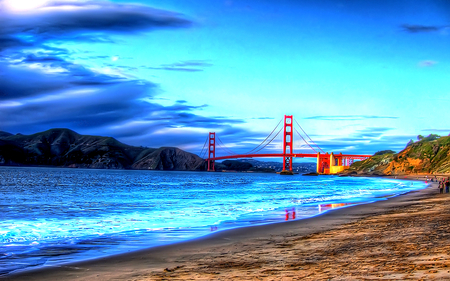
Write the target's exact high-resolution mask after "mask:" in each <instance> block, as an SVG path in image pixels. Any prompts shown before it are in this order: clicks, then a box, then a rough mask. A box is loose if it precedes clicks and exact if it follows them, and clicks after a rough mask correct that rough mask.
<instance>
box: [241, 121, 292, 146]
mask: <svg viewBox="0 0 450 281" xmlns="http://www.w3.org/2000/svg"><path fill="white" fill-rule="evenodd" d="M281 121H283V119H280V122H278V124H277V125H276V126H275V128H273V130H272V132H270V134H269V135H268V136H267V137H266V138H265V139H264V140H263V141H262V142H261V143H260V144H258V145H257V146H256V147H255V148H253V149H252V150H250V151H248V152H246V153H244V154H250V153H252V152H254V151H255V150H256V149H258V147H260V146H261V145H262V144H263V143H264V142H265V141H266V140H267V139H268V138H269V137H270V136H271V135H272V134H273V132H275V130H276V129H277V128H278V126H280V124H281ZM269 143H270V142H269ZM264 147H265V146H264ZM258 151H259V150H258Z"/></svg>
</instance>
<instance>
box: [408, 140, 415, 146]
mask: <svg viewBox="0 0 450 281" xmlns="http://www.w3.org/2000/svg"><path fill="white" fill-rule="evenodd" d="M413 143H414V141H413V140H409V142H408V143H407V144H406V147H408V146H410V145H411V144H413Z"/></svg>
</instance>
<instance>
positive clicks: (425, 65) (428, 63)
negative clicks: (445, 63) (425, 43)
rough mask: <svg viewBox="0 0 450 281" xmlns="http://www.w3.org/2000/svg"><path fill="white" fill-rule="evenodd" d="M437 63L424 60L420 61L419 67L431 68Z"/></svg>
mask: <svg viewBox="0 0 450 281" xmlns="http://www.w3.org/2000/svg"><path fill="white" fill-rule="evenodd" d="M437 63H438V62H437V61H432V60H423V61H420V62H419V64H418V65H419V66H420V67H430V66H433V65H435V64H437Z"/></svg>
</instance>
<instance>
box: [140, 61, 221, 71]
mask: <svg viewBox="0 0 450 281" xmlns="http://www.w3.org/2000/svg"><path fill="white" fill-rule="evenodd" d="M210 66H212V63H210V62H209V61H204V60H188V61H180V62H176V63H172V64H162V65H160V66H158V67H148V66H143V67H144V68H147V69H154V70H169V71H182V72H199V71H204V70H205V68H206V67H210Z"/></svg>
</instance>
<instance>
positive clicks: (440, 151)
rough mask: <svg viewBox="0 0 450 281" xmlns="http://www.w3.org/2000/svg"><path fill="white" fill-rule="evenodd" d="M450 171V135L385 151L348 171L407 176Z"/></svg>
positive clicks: (358, 163) (356, 164) (348, 172)
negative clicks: (390, 151)
mask: <svg viewBox="0 0 450 281" xmlns="http://www.w3.org/2000/svg"><path fill="white" fill-rule="evenodd" d="M412 173H414V174H415V173H438V174H445V173H450V136H448V137H439V138H437V139H431V140H430V139H427V138H423V139H422V140H420V141H417V142H413V143H409V144H408V146H407V147H406V148H405V149H403V150H402V151H400V152H399V153H397V154H395V153H385V154H382V155H375V156H372V157H371V158H369V159H367V160H364V161H359V162H356V163H354V164H353V165H352V166H351V167H350V169H348V170H346V171H345V172H344V174H360V175H364V174H367V175H406V174H412Z"/></svg>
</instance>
